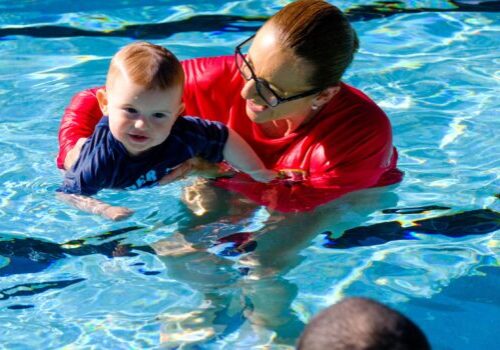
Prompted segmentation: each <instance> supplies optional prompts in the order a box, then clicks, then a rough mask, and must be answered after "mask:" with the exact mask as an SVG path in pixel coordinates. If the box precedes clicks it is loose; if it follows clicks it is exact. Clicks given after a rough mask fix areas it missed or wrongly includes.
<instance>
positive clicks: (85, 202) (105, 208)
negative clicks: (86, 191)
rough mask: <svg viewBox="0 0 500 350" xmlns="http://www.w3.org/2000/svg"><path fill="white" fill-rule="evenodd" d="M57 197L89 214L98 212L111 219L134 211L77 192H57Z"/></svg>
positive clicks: (122, 217) (126, 216) (127, 215)
mask: <svg viewBox="0 0 500 350" xmlns="http://www.w3.org/2000/svg"><path fill="white" fill-rule="evenodd" d="M56 196H57V198H59V199H60V200H62V201H63V202H65V203H66V204H69V205H71V206H73V207H75V208H77V209H80V210H82V211H85V212H87V213H91V214H98V215H101V216H103V217H105V218H108V219H111V220H115V221H118V220H123V219H126V218H128V217H129V216H130V215H132V214H133V213H134V211H133V210H131V209H129V208H125V207H114V206H112V205H109V204H107V203H105V202H103V201H100V200H98V199H95V198H92V197H88V196H83V195H79V194H69V193H63V192H57V194H56Z"/></svg>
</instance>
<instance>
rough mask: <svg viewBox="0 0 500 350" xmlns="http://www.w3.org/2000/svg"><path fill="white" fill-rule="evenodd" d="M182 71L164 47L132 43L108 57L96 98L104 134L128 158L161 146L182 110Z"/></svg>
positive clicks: (176, 60) (145, 43)
mask: <svg viewBox="0 0 500 350" xmlns="http://www.w3.org/2000/svg"><path fill="white" fill-rule="evenodd" d="M183 85H184V71H183V70H182V66H181V64H180V62H179V60H178V59H177V58H176V57H175V56H174V55H173V54H172V53H171V52H170V51H168V50H167V49H165V48H164V47H161V46H158V45H154V44H151V43H147V42H136V43H133V44H130V45H127V46H125V47H124V48H122V49H121V50H120V51H118V53H117V54H116V55H115V56H114V57H113V60H112V61H111V65H110V67H109V71H108V76H107V79H106V90H104V89H101V90H98V92H97V99H98V101H99V104H100V106H101V109H102V112H103V113H104V114H105V115H107V116H109V128H110V130H111V133H112V134H113V136H114V137H115V138H116V139H117V140H118V141H120V142H121V143H122V144H123V145H124V146H125V148H126V149H127V151H128V152H129V153H130V154H131V155H139V154H141V153H143V152H144V151H147V150H149V149H150V148H152V147H154V146H157V145H159V144H161V143H162V142H163V141H165V139H166V138H167V137H168V135H169V134H170V130H171V129H172V126H173V124H174V123H175V120H176V119H177V117H178V116H179V114H180V113H181V112H182V111H183V109H184V104H183V103H182V91H183Z"/></svg>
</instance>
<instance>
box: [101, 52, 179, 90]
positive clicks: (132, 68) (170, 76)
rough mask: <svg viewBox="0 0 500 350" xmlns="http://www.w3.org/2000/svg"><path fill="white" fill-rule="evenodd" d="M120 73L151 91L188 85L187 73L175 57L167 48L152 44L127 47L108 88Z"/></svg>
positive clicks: (115, 59) (114, 61)
mask: <svg viewBox="0 0 500 350" xmlns="http://www.w3.org/2000/svg"><path fill="white" fill-rule="evenodd" d="M119 74H126V76H127V77H128V78H129V79H130V80H132V82H134V83H135V84H138V85H140V86H144V87H145V88H147V89H161V90H165V89H168V88H170V87H172V86H174V85H178V84H179V85H181V86H182V85H183V84H184V71H183V69H182V65H181V63H180V62H179V60H178V59H177V57H175V55H174V54H173V53H172V52H170V51H169V50H167V49H166V48H164V47H162V46H159V45H155V44H151V43H148V42H135V43H133V44H129V45H127V46H125V47H123V48H122V49H121V50H120V51H118V52H117V53H116V55H115V56H114V57H113V59H112V61H111V64H110V66H109V71H108V76H107V80H106V86H107V88H109V87H110V86H111V85H112V84H113V82H114V79H115V78H116V77H117V76H118V75H119Z"/></svg>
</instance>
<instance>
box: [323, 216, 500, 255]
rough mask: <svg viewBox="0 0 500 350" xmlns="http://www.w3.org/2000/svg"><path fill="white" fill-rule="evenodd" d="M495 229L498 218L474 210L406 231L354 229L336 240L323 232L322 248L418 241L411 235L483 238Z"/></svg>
mask: <svg viewBox="0 0 500 350" xmlns="http://www.w3.org/2000/svg"><path fill="white" fill-rule="evenodd" d="M412 209H413V208H412ZM403 212H405V213H408V211H407V210H403ZM498 229H500V214H499V213H498V212H496V211H493V210H491V209H478V210H472V211H467V212H463V213H458V214H451V215H445V216H438V217H434V218H429V219H423V220H417V221H414V222H413V225H411V226H407V227H403V226H402V225H401V223H400V222H398V221H389V222H382V223H379V224H374V225H370V226H363V227H356V228H353V229H350V230H347V231H345V232H344V234H343V235H342V236H341V237H339V238H333V237H332V236H333V234H332V233H331V232H325V235H326V237H325V239H326V242H325V243H324V244H323V246H324V247H326V248H337V249H346V248H353V247H360V246H374V245H379V244H384V243H387V242H390V241H396V240H408V239H418V237H417V236H415V234H428V235H443V236H447V237H453V238H458V237H464V236H469V235H484V234H487V233H490V232H494V231H497V230H498Z"/></svg>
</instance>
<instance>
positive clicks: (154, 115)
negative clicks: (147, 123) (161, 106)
mask: <svg viewBox="0 0 500 350" xmlns="http://www.w3.org/2000/svg"><path fill="white" fill-rule="evenodd" d="M153 117H154V118H158V119H161V118H165V117H167V115H166V114H165V113H153Z"/></svg>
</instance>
